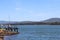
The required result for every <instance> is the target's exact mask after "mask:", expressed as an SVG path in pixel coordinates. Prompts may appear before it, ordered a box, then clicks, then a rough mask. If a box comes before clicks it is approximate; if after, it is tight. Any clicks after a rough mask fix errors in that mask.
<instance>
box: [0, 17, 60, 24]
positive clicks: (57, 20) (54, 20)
mask: <svg viewBox="0 0 60 40" xmlns="http://www.w3.org/2000/svg"><path fill="white" fill-rule="evenodd" d="M0 24H14V25H17V24H18V25H41V24H59V25H60V18H50V19H47V20H44V21H39V22H34V21H22V22H17V21H15V22H13V21H10V22H9V21H0Z"/></svg>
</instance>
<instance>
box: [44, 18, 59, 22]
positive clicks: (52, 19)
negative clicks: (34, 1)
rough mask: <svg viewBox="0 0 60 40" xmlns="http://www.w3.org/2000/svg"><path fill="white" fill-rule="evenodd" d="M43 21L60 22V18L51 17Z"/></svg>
mask: <svg viewBox="0 0 60 40" xmlns="http://www.w3.org/2000/svg"><path fill="white" fill-rule="evenodd" d="M43 22H60V18H50V19H47V20H44V21H43Z"/></svg>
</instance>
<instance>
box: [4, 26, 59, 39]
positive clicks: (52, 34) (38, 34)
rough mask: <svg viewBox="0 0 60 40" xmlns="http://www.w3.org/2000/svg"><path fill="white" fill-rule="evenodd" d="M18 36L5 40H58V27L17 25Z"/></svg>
mask: <svg viewBox="0 0 60 40" xmlns="http://www.w3.org/2000/svg"><path fill="white" fill-rule="evenodd" d="M17 27H18V28H19V32H20V34H18V35H14V36H10V37H5V40H60V25H17Z"/></svg>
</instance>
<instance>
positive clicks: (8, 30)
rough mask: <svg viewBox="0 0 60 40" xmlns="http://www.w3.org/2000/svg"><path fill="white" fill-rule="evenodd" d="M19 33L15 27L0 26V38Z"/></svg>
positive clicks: (2, 39) (0, 39)
mask: <svg viewBox="0 0 60 40" xmlns="http://www.w3.org/2000/svg"><path fill="white" fill-rule="evenodd" d="M16 34H19V32H18V28H17V27H9V26H8V27H4V28H3V27H0V40H4V36H12V35H16Z"/></svg>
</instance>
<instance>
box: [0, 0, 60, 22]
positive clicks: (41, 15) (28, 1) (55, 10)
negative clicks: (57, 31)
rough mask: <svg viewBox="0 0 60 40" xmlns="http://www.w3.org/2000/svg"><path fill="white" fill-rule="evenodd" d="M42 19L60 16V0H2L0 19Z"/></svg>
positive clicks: (0, 2)
mask: <svg viewBox="0 0 60 40" xmlns="http://www.w3.org/2000/svg"><path fill="white" fill-rule="evenodd" d="M9 16H10V20H11V21H42V20H45V19H49V18H55V17H56V18H60V0H0V20H5V21H9Z"/></svg>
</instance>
